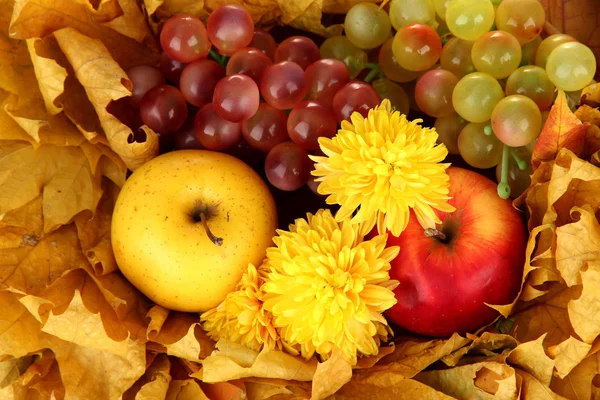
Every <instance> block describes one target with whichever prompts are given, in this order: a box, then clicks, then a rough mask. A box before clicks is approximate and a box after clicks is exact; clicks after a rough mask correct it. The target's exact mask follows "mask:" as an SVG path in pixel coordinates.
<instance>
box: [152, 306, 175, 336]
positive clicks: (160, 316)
mask: <svg viewBox="0 0 600 400" xmlns="http://www.w3.org/2000/svg"><path fill="white" fill-rule="evenodd" d="M169 313H170V310H168V309H166V308H164V307H161V306H158V305H155V306H153V307H152V308H151V309H150V310H149V311H148V314H147V315H146V319H147V320H148V329H147V330H146V338H147V339H148V340H154V339H155V338H156V335H158V332H160V330H161V329H162V326H163V324H164V323H165V321H166V320H167V318H168V317H169Z"/></svg>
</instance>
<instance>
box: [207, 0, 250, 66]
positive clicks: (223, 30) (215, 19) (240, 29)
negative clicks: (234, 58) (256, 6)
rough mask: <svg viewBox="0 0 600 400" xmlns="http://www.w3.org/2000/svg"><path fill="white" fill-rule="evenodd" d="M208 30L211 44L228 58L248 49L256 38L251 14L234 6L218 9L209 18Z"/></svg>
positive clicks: (242, 8)
mask: <svg viewBox="0 0 600 400" xmlns="http://www.w3.org/2000/svg"><path fill="white" fill-rule="evenodd" d="M206 28H207V32H208V38H209V39H210V42H211V43H212V44H213V45H214V46H215V47H216V48H217V49H219V52H220V53H221V54H224V55H226V56H230V55H232V54H233V53H235V52H236V51H238V50H240V49H243V48H244V47H248V45H249V44H250V42H251V41H252V37H253V36H254V22H253V21H252V17H251V16H250V13H249V12H248V11H246V9H245V8H244V7H242V6H238V5H234V4H229V5H224V6H220V7H217V9H216V10H214V11H213V12H212V13H211V14H210V16H209V17H208V21H207V22H206Z"/></svg>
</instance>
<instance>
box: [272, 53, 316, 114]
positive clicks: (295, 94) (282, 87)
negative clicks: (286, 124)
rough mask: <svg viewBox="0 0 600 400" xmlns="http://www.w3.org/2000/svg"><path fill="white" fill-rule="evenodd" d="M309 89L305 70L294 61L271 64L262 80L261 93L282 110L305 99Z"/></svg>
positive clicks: (292, 106)
mask: <svg viewBox="0 0 600 400" xmlns="http://www.w3.org/2000/svg"><path fill="white" fill-rule="evenodd" d="M307 90H308V89H307V86H306V77H305V76H304V71H303V70H302V68H301V67H300V66H299V65H298V64H296V63H294V62H292V61H283V62H280V63H277V64H273V65H269V66H268V67H267V68H266V69H265V72H264V74H263V77H262V79H261V81H260V93H261V94H262V96H263V98H264V99H265V101H266V102H267V103H269V104H270V105H272V106H273V107H275V108H278V109H280V110H287V109H290V108H294V106H296V105H297V104H298V103H300V102H301V101H302V100H303V99H304V96H306V92H307Z"/></svg>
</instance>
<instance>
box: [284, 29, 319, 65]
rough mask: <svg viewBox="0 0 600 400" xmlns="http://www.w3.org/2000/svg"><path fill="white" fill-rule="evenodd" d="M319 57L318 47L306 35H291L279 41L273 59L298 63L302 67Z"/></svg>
mask: <svg viewBox="0 0 600 400" xmlns="http://www.w3.org/2000/svg"><path fill="white" fill-rule="evenodd" d="M319 58H321V55H320V53H319V48H318V47H317V45H316V44H315V42H313V41H312V40H310V39H309V38H307V37H306V36H292V37H289V38H287V39H285V40H284V41H283V42H281V43H279V46H277V50H275V58H274V61H275V62H276V63H279V62H282V61H292V62H295V63H296V64H298V65H299V66H300V67H302V69H306V68H308V66H309V65H310V64H312V63H314V62H315V61H317V60H318V59H319Z"/></svg>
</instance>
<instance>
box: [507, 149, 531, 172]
mask: <svg viewBox="0 0 600 400" xmlns="http://www.w3.org/2000/svg"><path fill="white" fill-rule="evenodd" d="M510 154H511V155H512V157H513V159H514V160H515V161H516V162H517V166H518V167H519V169H520V170H521V171H525V169H526V168H527V161H525V160H523V159H522V158H521V157H520V156H519V154H517V149H515V148H514V147H511V149H510Z"/></svg>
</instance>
